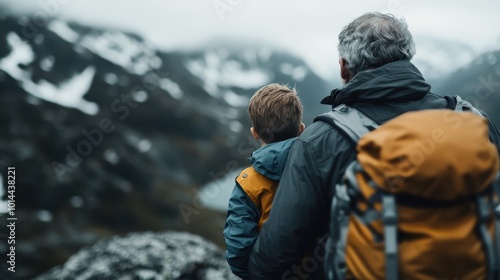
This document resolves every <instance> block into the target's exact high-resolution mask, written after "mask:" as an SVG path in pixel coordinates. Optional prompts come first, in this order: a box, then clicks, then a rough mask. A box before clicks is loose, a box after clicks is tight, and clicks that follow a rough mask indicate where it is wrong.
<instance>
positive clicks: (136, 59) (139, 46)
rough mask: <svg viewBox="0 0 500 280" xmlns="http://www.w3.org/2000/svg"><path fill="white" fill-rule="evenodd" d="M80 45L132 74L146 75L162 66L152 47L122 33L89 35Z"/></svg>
mask: <svg viewBox="0 0 500 280" xmlns="http://www.w3.org/2000/svg"><path fill="white" fill-rule="evenodd" d="M80 44H81V45H82V46H83V47H85V48H86V49H88V50H89V51H91V52H93V53H94V54H96V55H98V56H100V57H102V58H104V59H106V60H108V61H110V62H112V63H114V64H116V65H119V66H121V67H123V68H125V69H126V70H127V71H129V72H130V73H132V74H137V75H144V74H146V73H147V72H148V71H150V70H152V69H156V68H158V67H160V66H161V64H162V61H161V59H160V58H159V57H157V56H156V54H155V51H154V50H153V49H152V48H151V47H150V46H148V45H146V44H145V43H143V42H141V41H139V40H137V39H135V38H132V37H130V36H127V35H126V34H124V33H121V32H104V33H102V34H88V35H86V36H84V38H83V39H82V40H81V43H80Z"/></svg>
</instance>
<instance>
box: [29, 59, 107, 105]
mask: <svg viewBox="0 0 500 280" xmlns="http://www.w3.org/2000/svg"><path fill="white" fill-rule="evenodd" d="M94 74H95V68H94V67H92V66H89V67H87V68H86V69H85V70H83V72H81V73H80V74H77V75H75V76H73V77H72V78H71V79H69V80H67V81H65V82H63V83H62V84H60V85H59V87H57V86H55V85H53V84H51V83H49V82H47V81H45V80H41V81H39V82H38V83H34V82H33V81H31V80H27V81H24V83H23V88H24V89H25V90H26V91H28V92H29V93H31V94H32V95H34V96H36V97H38V98H41V99H44V100H46V101H49V102H52V103H56V104H59V105H61V106H65V107H68V108H75V109H78V110H80V111H82V112H83V113H86V114H89V115H95V114H97V113H98V112H99V107H98V106H97V104H96V103H93V102H89V101H86V100H84V99H83V96H84V95H85V94H86V93H87V91H88V90H89V88H90V86H91V84H92V80H93V78H94Z"/></svg>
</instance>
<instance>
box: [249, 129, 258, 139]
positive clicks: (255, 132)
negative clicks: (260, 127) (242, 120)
mask: <svg viewBox="0 0 500 280" xmlns="http://www.w3.org/2000/svg"><path fill="white" fill-rule="evenodd" d="M250 133H252V136H253V138H255V139H256V140H259V139H260V136H259V134H258V133H257V131H255V128H253V126H252V127H250Z"/></svg>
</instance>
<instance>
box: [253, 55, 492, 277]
mask: <svg viewBox="0 0 500 280" xmlns="http://www.w3.org/2000/svg"><path fill="white" fill-rule="evenodd" d="M430 88H431V87H430V85H429V84H428V83H426V82H425V80H424V78H423V77H422V75H421V73H420V71H419V70H418V69H417V68H416V67H415V66H414V65H413V64H411V63H410V62H409V61H408V60H400V61H396V62H392V63H389V64H386V65H384V66H381V67H379V68H376V69H373V70H369V71H363V72H360V73H358V74H357V75H356V76H354V78H353V79H352V80H351V81H350V82H349V83H348V84H347V85H346V86H345V87H343V88H341V89H337V90H334V91H332V94H331V95H330V96H328V97H327V98H325V99H323V101H322V103H324V104H331V105H332V106H337V105H340V104H346V105H348V106H351V107H354V108H356V109H358V110H360V111H361V112H363V113H365V114H366V115H367V116H369V117H370V118H371V119H373V120H374V121H376V122H377V123H378V124H382V123H384V122H386V121H388V120H390V119H392V118H394V117H397V116H398V115H400V114H403V113H406V112H410V111H417V110H424V109H445V108H449V109H452V108H454V107H455V104H456V103H455V100H454V99H453V98H449V97H441V96H438V95H436V94H433V93H430ZM449 94H459V93H449ZM473 105H474V104H473ZM450 125H453V123H450ZM490 139H491V140H492V142H494V143H495V144H496V146H497V148H498V149H499V150H500V146H499V143H500V134H499V132H498V130H497V129H496V128H495V126H494V125H493V123H491V122H490ZM471 145H473V143H471ZM355 157H356V151H355V143H352V142H351V140H350V139H349V138H348V137H346V136H345V135H343V134H342V133H341V132H340V131H339V130H338V129H337V128H335V127H333V126H332V125H330V124H327V123H324V122H315V123H313V124H312V125H311V126H309V127H308V128H307V129H306V130H305V131H304V132H303V133H302V135H300V137H299V138H298V139H297V141H296V142H295V144H294V145H293V147H292V150H291V151H290V154H289V158H288V162H287V165H286V167H285V171H284V174H283V177H282V179H281V182H280V184H279V187H278V191H277V193H276V196H275V198H274V202H273V208H272V210H271V214H270V217H269V219H268V220H267V222H266V223H264V227H263V229H262V231H261V234H260V236H259V238H258V240H257V243H256V244H255V246H254V248H253V251H252V254H251V256H250V263H249V270H250V279H290V280H295V279H297V280H298V279H326V276H325V275H324V272H323V263H322V260H323V257H324V251H323V249H324V244H323V243H324V241H326V239H325V238H324V237H325V236H326V235H327V233H328V226H329V222H330V217H329V214H330V207H331V202H332V199H333V196H334V186H335V184H337V183H339V182H340V181H341V179H342V176H343V174H344V171H345V169H346V167H347V165H348V164H349V163H350V162H352V161H353V160H354V159H355Z"/></svg>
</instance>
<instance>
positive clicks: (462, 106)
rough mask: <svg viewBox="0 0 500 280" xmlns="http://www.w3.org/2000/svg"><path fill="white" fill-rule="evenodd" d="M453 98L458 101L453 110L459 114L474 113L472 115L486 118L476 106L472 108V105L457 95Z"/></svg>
mask: <svg viewBox="0 0 500 280" xmlns="http://www.w3.org/2000/svg"><path fill="white" fill-rule="evenodd" d="M453 98H454V99H455V101H456V105H455V108H453V110H455V111H458V112H472V113H474V114H476V115H478V116H481V117H483V118H484V115H483V114H482V113H481V111H479V110H478V109H476V108H475V107H474V106H472V104H471V103H470V102H468V101H465V100H463V99H462V98H461V97H460V96H458V95H455V96H454V97H453Z"/></svg>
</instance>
